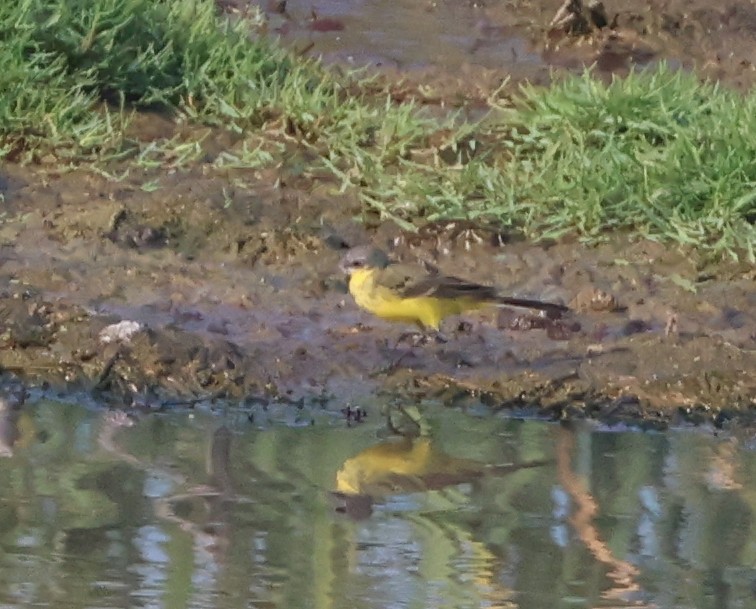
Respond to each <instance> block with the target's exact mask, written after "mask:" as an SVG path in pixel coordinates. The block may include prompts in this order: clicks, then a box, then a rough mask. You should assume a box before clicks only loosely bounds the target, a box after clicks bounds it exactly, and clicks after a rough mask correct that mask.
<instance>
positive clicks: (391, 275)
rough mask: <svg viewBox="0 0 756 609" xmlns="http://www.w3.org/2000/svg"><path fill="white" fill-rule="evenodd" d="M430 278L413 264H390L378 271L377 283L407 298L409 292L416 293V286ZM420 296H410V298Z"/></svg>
mask: <svg viewBox="0 0 756 609" xmlns="http://www.w3.org/2000/svg"><path fill="white" fill-rule="evenodd" d="M431 276H432V275H431ZM428 277H429V275H428V273H427V272H426V271H424V270H423V269H421V268H420V267H418V266H414V265H411V264H390V265H389V266H387V267H386V268H385V269H380V270H378V271H376V283H377V284H378V285H380V286H381V287H384V288H388V289H389V290H391V291H392V292H396V293H397V294H398V295H399V296H401V297H406V296H407V294H406V292H407V291H411V292H412V291H414V286H416V285H418V284H419V283H422V282H423V280H424V279H426V278H428ZM419 295H420V294H410V296H419Z"/></svg>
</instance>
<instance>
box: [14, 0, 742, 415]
mask: <svg viewBox="0 0 756 609" xmlns="http://www.w3.org/2000/svg"><path fill="white" fill-rule="evenodd" d="M511 4H512V3H507V4H506V6H507V7H508V8H507V9H506V10H505V9H504V8H503V6H502V5H501V4H500V3H490V6H489V5H487V4H486V3H482V4H480V3H474V4H473V3H470V4H469V5H468V4H464V3H463V5H458V3H454V4H453V5H452V3H434V4H428V5H421V4H418V3H404V2H403V3H397V4H395V3H392V5H391V6H392V7H394V8H393V9H392V10H391V11H389V10H388V9H387V8H386V7H385V6H384V5H383V4H382V3H357V4H356V6H358V7H360V10H362V11H364V14H363V16H362V18H363V19H364V22H365V23H372V24H373V27H375V24H379V23H380V24H383V26H384V27H385V28H386V29H387V30H391V29H392V28H394V29H395V30H396V31H395V33H397V35H399V28H400V26H401V23H423V24H424V25H425V26H427V27H429V28H431V27H438V28H441V27H442V26H443V24H444V23H447V24H448V23H449V20H452V19H454V20H456V21H455V23H459V22H460V21H461V22H462V23H463V24H467V26H469V27H468V30H469V31H468V35H469V36H468V38H467V39H465V40H466V41H470V40H472V43H474V45H477V46H476V47H475V48H471V47H470V46H469V45H467V46H465V45H466V44H467V43H466V42H465V41H462V42H465V44H461V42H460V39H459V38H454V36H451V35H450V36H447V37H446V38H444V37H439V36H436V35H435V34H433V32H426V33H425V34H423V33H416V34H415V39H418V40H423V41H424V43H425V44H426V45H427V46H426V47H423V49H425V50H423V51H422V52H421V51H420V50H418V48H416V47H408V48H406V49H404V51H402V52H403V53H405V55H404V56H405V57H406V56H413V57H416V58H417V59H418V61H417V62H416V63H415V64H411V65H410V64H408V63H406V62H405V61H404V60H396V62H395V63H396V65H394V66H393V67H392V68H391V70H387V71H386V74H387V77H392V78H393V77H394V76H395V75H397V74H398V75H401V76H402V78H409V82H410V83H412V82H415V83H417V84H418V89H417V90H418V91H419V90H421V89H422V91H423V92H424V94H425V95H427V96H429V98H430V97H433V96H436V93H432V87H431V88H430V89H429V88H428V87H429V86H430V85H432V84H433V83H436V84H437V85H438V86H439V91H444V95H443V96H441V97H437V98H436V101H439V103H446V101H449V102H450V103H451V102H452V101H453V98H454V96H456V95H457V94H458V93H459V92H460V91H466V92H467V93H466V95H467V96H468V99H469V96H470V95H473V96H475V95H476V93H475V92H476V91H478V92H479V93H480V98H481V99H485V98H486V96H487V95H490V94H491V92H492V91H494V90H495V89H496V87H498V86H499V85H500V83H501V82H502V79H504V78H506V77H507V76H510V75H515V76H516V77H517V78H528V79H532V80H535V81H538V80H539V79H542V78H546V77H547V75H548V70H549V69H551V68H553V67H554V66H557V67H568V68H577V67H579V66H582V65H584V64H586V63H592V62H595V61H597V53H599V56H600V54H601V53H606V49H607V45H610V43H611V44H612V45H618V44H620V43H622V44H625V45H626V46H625V47H622V48H625V49H627V48H632V49H636V50H635V51H633V53H636V55H632V53H631V54H625V55H623V53H625V51H622V52H621V53H619V55H620V56H621V57H620V59H622V62H621V65H619V66H618V65H614V64H611V65H609V64H610V63H611V62H609V63H607V64H606V65H607V66H608V67H609V68H610V69H611V71H621V70H622V69H625V68H627V67H629V65H630V63H633V62H636V63H643V61H646V59H643V61H640V60H638V59H637V58H638V57H644V58H647V59H648V60H649V61H650V60H654V61H655V60H657V59H660V58H667V59H672V60H674V59H675V57H678V58H681V57H686V60H685V62H688V63H691V64H694V65H692V67H695V68H697V69H700V71H701V73H702V75H711V76H715V77H717V78H720V79H722V81H723V82H724V83H725V84H726V85H728V86H733V87H745V86H750V83H752V81H753V75H754V69H753V63H752V62H753V61H756V58H755V57H754V56H753V54H754V52H755V51H754V48H756V47H755V46H754V45H753V44H752V42H753V40H754V37H755V36H756V6H755V5H754V4H753V3H752V2H742V1H741V2H733V3H728V4H725V5H722V6H720V7H717V8H707V6H708V3H703V2H701V3H696V2H674V1H670V2H667V3H662V4H659V3H650V2H630V3H624V5H623V7H622V12H619V13H617V12H616V10H617V9H616V8H615V9H614V10H615V12H612V7H611V6H609V3H606V4H607V6H606V9H607V11H608V15H609V18H610V19H611V20H612V21H613V23H614V27H613V28H611V29H609V28H597V27H595V24H594V26H592V29H590V31H589V32H588V33H587V34H586V33H582V34H575V33H571V32H569V31H566V30H565V31H561V32H556V33H554V27H553V26H550V23H551V21H552V18H553V17H554V16H555V14H556V13H557V10H558V9H559V5H560V3H559V2H547V1H545V0H544V1H543V2H539V3H525V2H522V3H514V5H516V6H515V7H514V8H513V7H512V6H510V5H511ZM699 4H700V6H699ZM378 6H383V12H381V13H379V14H380V16H381V17H382V20H381V19H379V18H378V16H375V18H374V19H373V18H372V17H370V15H371V13H369V11H372V10H378V8H376V7H378ZM335 7H336V5H335V4H334V5H333V6H332V5H330V4H328V3H322V4H321V5H319V8H318V10H319V11H322V12H321V13H318V14H316V15H312V14H309V16H308V15H307V14H305V13H303V11H304V4H302V5H301V6H300V5H299V3H296V2H289V3H288V5H287V7H286V11H287V14H282V13H281V12H280V8H281V7H280V6H279V7H277V8H276V15H277V17H276V18H275V19H276V20H277V21H275V20H273V19H271V24H272V25H271V27H277V28H283V29H282V30H281V31H280V32H279V34H280V35H281V36H282V38H283V39H284V42H286V43H291V44H299V43H300V42H301V41H302V40H304V39H306V40H307V41H309V42H308V44H309V43H310V42H311V43H313V46H312V47H311V48H309V49H307V52H308V53H313V54H324V55H326V56H327V55H328V52H327V49H329V48H331V46H332V47H333V48H334V49H341V50H340V51H339V53H342V54H343V53H348V52H350V51H349V49H350V46H349V45H350V44H357V43H356V40H362V41H363V43H364V44H363V46H362V47H361V48H363V49H364V50H365V53H368V54H371V53H373V52H374V50H375V49H374V47H375V48H378V47H381V48H383V49H384V51H385V50H386V49H388V47H389V46H390V45H388V43H387V42H385V41H383V42H381V41H380V37H379V36H377V35H376V36H377V37H374V38H370V37H365V36H363V35H361V34H360V35H359V36H358V34H359V33H360V32H361V30H360V29H359V28H360V27H367V26H366V25H365V26H360V25H359V23H362V22H360V21H359V20H358V18H357V17H356V16H354V15H340V14H336V13H335V12H334V14H331V13H328V10H331V9H332V12H333V11H336V8H335ZM418 7H421V8H418ZM660 7H661V8H660ZM308 10H309V9H308ZM420 10H422V11H426V13H424V14H426V17H424V18H423V19H420V16H418V15H416V14H415V13H417V12H418V11H420ZM392 11H393V12H392ZM299 13H302V14H299ZM462 13H464V14H465V15H468V17H467V21H465V20H464V19H461V18H460V14H462ZM427 15H431V16H433V17H434V19H435V18H436V17H437V18H438V20H439V21H438V23H435V22H434V21H433V19H430V18H429V17H428V16H427ZM410 16H412V21H410ZM325 18H329V19H332V20H335V21H334V23H336V22H338V23H341V24H342V25H343V28H341V29H339V28H335V27H334V28H330V27H329V28H326V27H324V26H323V27H320V26H319V27H312V23H311V22H312V21H313V20H315V19H325ZM308 19H309V20H310V21H309V22H308V21H307V20H308ZM276 23H277V24H278V25H276ZM287 23H289V24H290V25H289V26H288V29H286V28H285V26H286V24H287ZM308 23H309V25H307V24H308ZM434 23H435V25H433V24H434ZM292 24H293V25H292ZM321 25H322V24H321ZM401 27H404V26H401ZM470 28H472V30H470ZM605 30H606V31H605ZM470 31H472V32H473V34H469V32H470ZM363 33H364V32H363ZM350 36H356V38H354V42H353V43H350V42H349V41H350V40H352V38H350ZM329 37H330V38H329ZM478 39H480V40H478ZM700 39H705V40H706V41H707V42H706V44H700ZM366 40H368V41H370V40H373V43H372V44H373V46H371V45H370V44H368V43H365V41H366ZM375 40H378V42H375ZM512 40H517V41H519V42H517V43H516V44H517V45H520V46H518V47H517V50H516V52H510V53H509V55H508V57H511V58H516V61H515V59H513V60H512V62H510V63H509V64H507V65H505V66H502V65H496V61H499V64H500V63H501V57H502V56H507V55H506V53H504V54H503V55H502V53H501V48H500V46H501V45H502V44H515V43H512V42H511V41H512ZM630 40H633V41H635V42H632V43H630V42H628V41H630ZM476 41H477V42H476ZM481 41H482V42H481ZM507 41H508V42H507ZM747 42H750V43H751V44H750V46H748V45H747V44H746V43H747ZM329 45H331V46H329ZM433 45H446V47H448V48H450V49H455V51H454V52H455V53H458V59H459V61H457V63H455V61H456V60H452V59H449V60H448V61H447V60H446V58H449V57H452V55H449V53H451V51H449V52H448V53H447V54H444V53H446V51H444V52H443V53H442V52H441V50H439V49H435V50H434V47H433ZM627 45H629V46H627ZM690 45H693V46H690ZM446 47H444V48H446ZM392 48H399V50H401V46H398V47H397V46H395V47H392ZM618 48H619V47H618ZM688 48H690V49H692V50H690V51H689V52H688V51H686V52H685V53H684V52H683V49H688ZM460 49H464V50H463V51H462V50H460ZM638 49H649V50H644V51H639V50H638ZM442 50H443V49H442ZM339 53H336V52H335V51H334V55H333V57H332V58H333V59H334V60H344V59H345V57H343V56H341V55H339ZM375 53H376V56H377V51H375ZM423 53H427V54H428V56H429V57H430V56H433V57H436V58H437V59H438V58H444V60H443V62H439V61H435V62H431V61H429V60H428V61H426V60H424V59H423V56H422V55H423ZM487 54H490V61H489V60H487V59H486V57H488V55H487ZM528 54H530V55H532V56H533V58H532V61H531V62H530V63H528V62H527V61H525V60H524V59H523V58H524V57H526V56H529V55H528ZM623 57H624V58H623ZM497 58H498V59H497ZM633 58H635V59H633ZM628 61H629V62H630V63H628ZM371 62H372V60H371V61H363V62H362V64H363V65H364V64H370V63H371ZM680 62H681V65H682V63H685V62H683V60H682V59H680ZM372 63H373V64H375V63H380V62H372ZM442 64H443V65H442ZM524 64H527V65H526V66H525V67H526V68H527V69H524V70H523V71H521V72H518V71H517V70H519V69H520V68H522V67H523V65H524ZM599 65H600V62H599ZM384 67H385V66H384ZM392 70H396V72H395V73H394V72H392ZM452 74H453V76H452ZM484 74H485V75H486V76H481V75H484ZM462 77H464V78H462ZM467 77H469V78H470V79H472V81H474V82H475V87H474V88H471V87H470V82H471V81H470V80H467V81H466V80H465V79H466V78H467ZM413 79H414V80H413ZM450 79H452V80H455V79H456V82H458V84H459V87H457V88H456V89H455V88H454V87H449V86H448V83H449V80H450ZM421 85H422V86H421ZM402 86H405V85H402ZM407 86H408V87H410V89H411V85H407ZM410 89H408V90H410ZM408 95H411V93H408ZM439 95H440V94H439ZM134 128H136V129H139V130H140V131H142V132H143V134H146V133H154V137H156V138H157V137H165V136H166V135H170V132H171V129H172V127H171V126H170V125H166V123H165V121H164V120H163V119H160V118H159V117H151V116H143V117H140V118H139V120H138V121H137V122H136V123H135V127H134ZM224 137H225V136H222V135H219V136H217V138H216V139H215V140H213V137H212V136H211V137H210V138H209V139H208V140H206V142H205V143H206V145H207V146H208V150H210V151H212V150H215V149H217V150H218V151H220V150H223V149H224V147H225V146H227V145H228V144H229V143H228V142H226V141H225V140H224ZM295 165H297V163H292V166H279V167H275V168H271V169H265V170H260V171H230V170H223V169H218V168H216V167H214V166H213V164H212V153H208V156H207V158H206V159H205V160H204V161H203V162H198V163H196V164H195V166H193V168H191V169H188V170H174V171H165V170H157V172H156V170H149V171H148V170H144V171H140V170H138V169H135V168H134V167H130V168H129V172H128V174H127V173H125V172H124V168H119V167H114V168H113V175H118V176H120V178H119V179H118V180H113V179H108V178H107V177H106V176H104V175H100V174H97V173H94V172H92V171H87V170H84V169H67V170H65V171H62V170H60V169H58V168H55V166H54V165H49V164H45V163H44V162H42V163H41V164H40V165H38V166H31V167H20V166H16V165H6V166H4V167H3V168H2V170H0V193H1V194H2V197H3V200H4V204H3V211H2V219H1V222H0V308H1V309H2V317H1V318H0V368H1V369H2V371H3V374H4V376H5V377H10V376H14V377H18V378H21V379H22V380H23V381H24V382H25V383H27V384H29V385H34V386H39V387H42V388H45V389H47V390H49V391H52V392H56V393H70V392H84V393H86V394H92V395H94V396H95V397H96V399H97V400H99V401H105V402H108V403H111V404H114V405H134V406H144V407H149V408H165V407H170V406H172V405H182V404H189V405H191V404H194V403H197V402H200V401H211V400H230V401H232V402H244V401H247V402H255V403H257V402H261V401H262V402H273V401H275V402H280V403H283V404H288V403H291V404H295V405H303V404H309V405H314V406H318V405H322V406H323V407H324V408H330V409H335V410H337V411H338V410H341V409H343V410H344V412H348V413H351V412H352V410H351V405H352V404H359V402H360V400H361V399H363V398H364V396H366V395H375V394H381V395H384V396H385V397H386V400H388V401H391V400H394V401H402V402H403V401H412V400H415V399H424V400H427V399H435V400H439V401H442V402H443V403H446V404H454V405H460V406H467V405H471V406H473V405H475V404H479V403H481V402H483V403H484V404H486V405H487V406H489V407H491V408H494V409H498V408H503V409H509V410H510V411H512V412H513V413H514V414H516V415H527V416H533V415H543V416H547V417H550V418H556V419H563V418H574V417H595V418H600V419H602V420H604V421H608V422H615V421H616V422H623V421H629V422H639V421H641V422H647V423H648V424H651V425H657V424H658V425H666V424H668V423H670V422H679V421H693V422H711V423H714V424H716V425H723V424H725V423H726V422H727V421H728V420H730V419H731V418H737V419H738V421H741V422H746V423H749V422H750V423H753V422H755V421H756V289H755V288H754V286H755V285H756V269H754V267H753V266H752V265H749V264H748V263H746V262H733V261H728V260H725V261H722V260H713V259H710V258H707V257H706V256H705V255H703V254H701V253H699V252H696V251H694V250H687V251H682V250H680V249H676V248H670V247H665V246H663V245H660V244H658V243H654V242H649V241H644V240H633V239H630V238H628V237H626V236H623V235H613V236H607V241H606V242H605V243H603V244H601V245H598V246H592V247H587V246H585V245H582V244H580V243H577V242H573V241H569V240H564V241H561V242H550V243H540V244H533V243H528V242H525V241H523V240H521V239H518V238H517V237H516V236H513V235H502V234H499V233H498V232H496V231H495V230H491V229H489V228H486V227H476V226H472V225H466V224H460V223H456V224H454V223H452V224H439V225H429V226H427V227H424V228H423V229H422V230H421V231H420V233H418V234H412V235H410V234H405V233H403V232H402V231H401V230H399V229H398V228H397V227H396V226H394V225H391V224H388V223H385V222H380V221H378V220H376V219H373V218H365V217H364V216H362V215H361V214H362V212H361V209H360V206H359V204H358V202H357V201H356V199H355V198H354V197H353V196H351V195H349V194H340V193H339V192H338V184H336V183H334V182H333V181H332V180H329V178H328V177H327V176H321V175H318V174H317V172H313V173H308V172H303V171H301V168H300V169H299V170H296V169H292V167H294V166H295ZM150 171H151V172H152V173H150ZM151 180H155V181H156V184H157V188H156V189H153V188H148V189H146V188H143V186H144V184H146V183H149V182H150V181H151ZM357 219H359V220H362V221H361V222H360V221H357ZM367 242H372V243H376V244H378V245H381V246H384V247H389V249H391V251H392V255H393V256H395V257H396V258H399V259H407V260H417V259H420V260H425V261H427V262H431V263H433V264H435V265H437V266H439V267H440V268H441V269H442V270H443V271H444V272H447V273H451V274H455V275H459V276H461V277H465V278H469V279H471V280H475V281H478V282H482V283H490V284H492V285H496V286H498V287H499V288H500V289H502V290H503V291H507V292H510V293H512V294H513V295H517V296H523V297H537V298H541V299H545V300H554V301H557V302H563V303H565V304H569V305H570V307H571V309H572V312H571V313H570V314H569V315H568V316H566V317H565V318H564V319H561V320H558V321H557V322H549V321H548V320H544V319H543V318H540V317H534V316H532V315H530V314H527V313H523V312H520V311H513V310H506V309H503V310H499V309H492V310H487V311H481V312H477V313H473V314H470V315H465V316H463V317H461V318H457V319H450V320H448V323H447V324H446V325H445V327H444V332H445V334H446V335H447V336H448V337H449V340H448V342H446V343H443V344H440V343H434V342H428V343H426V344H412V343H408V342H406V341H399V340H398V339H399V337H400V336H401V335H402V333H404V332H406V331H407V330H411V329H412V328H408V327H406V326H403V325H401V324H388V323H385V322H383V321H381V320H377V319H375V318H373V317H371V316H370V315H369V314H367V313H364V312H362V311H359V310H358V309H357V308H356V306H355V305H354V303H353V302H352V300H351V298H350V297H349V295H348V294H347V291H346V284H345V282H344V278H343V277H342V276H340V274H339V272H338V260H339V258H340V256H341V254H342V251H341V250H340V248H341V247H343V246H345V245H347V244H352V245H353V244H359V243H367ZM345 416H347V415H345ZM349 417H350V418H351V415H349Z"/></svg>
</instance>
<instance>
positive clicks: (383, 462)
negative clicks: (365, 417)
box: [334, 422, 550, 520]
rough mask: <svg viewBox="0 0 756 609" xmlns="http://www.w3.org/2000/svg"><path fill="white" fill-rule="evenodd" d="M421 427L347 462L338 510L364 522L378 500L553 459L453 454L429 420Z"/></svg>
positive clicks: (338, 476)
mask: <svg viewBox="0 0 756 609" xmlns="http://www.w3.org/2000/svg"><path fill="white" fill-rule="evenodd" d="M389 426H390V427H392V426H391V424H390V423H389ZM418 429H420V430H421V433H420V435H416V436H413V435H411V434H406V435H405V434H402V435H400V436H399V437H396V438H392V439H391V440H386V441H384V442H380V443H378V444H375V445H373V446H369V447H368V448H366V449H364V450H363V451H361V452H359V453H357V454H356V455H354V456H353V457H350V458H349V459H347V460H346V461H345V462H344V464H343V465H342V466H341V468H340V469H339V470H338V472H337V473H336V489H335V491H334V496H335V497H336V498H337V499H338V500H339V501H340V502H341V504H340V505H339V506H338V507H337V508H336V509H337V511H339V512H344V513H346V514H347V515H348V516H350V517H352V518H354V519H357V520H359V519H362V518H367V517H369V516H370V515H371V514H372V508H373V504H374V502H375V501H376V500H379V499H381V498H385V497H389V496H391V495H401V494H406V493H418V492H424V491H433V490H440V489H443V488H446V487H449V486H455V485H458V484H464V483H469V482H473V481H475V480H478V479H480V478H482V477H484V476H501V475H505V474H510V473H513V472H516V471H519V470H521V469H525V468H530V467H540V466H542V465H546V464H548V463H550V461H546V460H538V461H528V462H524V463H508V464H504V465H491V464H488V463H483V462H480V461H475V460H473V459H464V458H458V457H452V456H450V455H448V454H446V453H445V452H444V451H443V449H442V448H441V447H440V446H439V444H438V442H436V441H434V440H433V438H432V437H431V435H430V434H429V432H428V430H427V429H426V426H425V424H424V422H422V423H421V422H418ZM392 430H394V431H396V429H395V428H393V427H392Z"/></svg>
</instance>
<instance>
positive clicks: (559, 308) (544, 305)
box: [493, 296, 570, 319]
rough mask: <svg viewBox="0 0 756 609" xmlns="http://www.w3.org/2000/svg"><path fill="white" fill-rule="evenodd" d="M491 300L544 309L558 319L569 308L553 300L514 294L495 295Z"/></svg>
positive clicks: (503, 303) (539, 309)
mask: <svg viewBox="0 0 756 609" xmlns="http://www.w3.org/2000/svg"><path fill="white" fill-rule="evenodd" d="M493 302H494V303H495V304H497V305H507V306H509V307H522V308H523V309H535V310H537V311H545V312H546V314H547V315H548V316H549V317H550V318H551V319H558V318H560V317H561V316H562V314H563V313H566V312H567V311H569V310H570V308H569V307H567V306H565V305H563V304H557V303H555V302H543V301H542V300H530V299H529V298H516V297H515V296H497V297H496V298H495V299H494V300H493Z"/></svg>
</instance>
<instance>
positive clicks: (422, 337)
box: [394, 328, 449, 349]
mask: <svg viewBox="0 0 756 609" xmlns="http://www.w3.org/2000/svg"><path fill="white" fill-rule="evenodd" d="M407 339H411V342H410V345H411V346H412V347H421V346H423V345H427V344H428V343H430V342H431V341H433V342H435V343H437V344H444V343H448V342H449V339H448V338H446V336H444V335H443V334H442V333H441V332H440V331H439V330H434V329H430V330H428V329H426V328H422V329H421V330H420V331H419V332H402V333H401V334H400V335H399V338H398V339H397V341H396V344H395V345H394V349H397V348H398V347H399V345H400V344H402V343H403V342H404V341H405V340H407Z"/></svg>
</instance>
